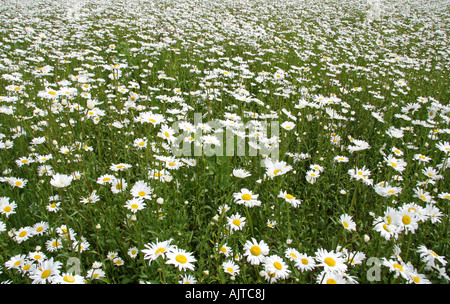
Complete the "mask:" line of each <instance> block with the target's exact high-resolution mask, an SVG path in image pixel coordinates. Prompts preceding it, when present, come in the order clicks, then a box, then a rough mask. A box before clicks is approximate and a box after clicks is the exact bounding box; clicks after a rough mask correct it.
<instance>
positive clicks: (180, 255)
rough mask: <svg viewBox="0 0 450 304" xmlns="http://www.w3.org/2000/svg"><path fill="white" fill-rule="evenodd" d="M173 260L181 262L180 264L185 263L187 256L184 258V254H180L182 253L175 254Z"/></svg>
mask: <svg viewBox="0 0 450 304" xmlns="http://www.w3.org/2000/svg"><path fill="white" fill-rule="evenodd" d="M175 260H176V261H177V262H178V263H181V264H185V263H186V262H187V258H186V257H185V256H184V255H182V254H179V255H177V256H176V257H175Z"/></svg>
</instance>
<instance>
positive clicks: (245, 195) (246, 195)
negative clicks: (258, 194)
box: [241, 193, 252, 201]
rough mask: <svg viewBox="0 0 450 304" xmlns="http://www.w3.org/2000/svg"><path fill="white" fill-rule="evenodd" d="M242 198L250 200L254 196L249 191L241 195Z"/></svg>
mask: <svg viewBox="0 0 450 304" xmlns="http://www.w3.org/2000/svg"><path fill="white" fill-rule="evenodd" d="M241 198H242V199H243V200H244V201H249V200H251V199H252V196H251V195H250V194H248V193H245V194H244V195H242V196H241Z"/></svg>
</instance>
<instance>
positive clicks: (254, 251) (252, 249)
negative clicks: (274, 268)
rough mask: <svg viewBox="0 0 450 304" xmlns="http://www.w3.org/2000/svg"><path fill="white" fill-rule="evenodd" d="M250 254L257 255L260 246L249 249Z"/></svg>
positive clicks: (259, 251)
mask: <svg viewBox="0 0 450 304" xmlns="http://www.w3.org/2000/svg"><path fill="white" fill-rule="evenodd" d="M250 252H251V254H253V255H254V256H258V255H260V254H261V248H259V247H258V246H253V247H252V248H251V249H250Z"/></svg>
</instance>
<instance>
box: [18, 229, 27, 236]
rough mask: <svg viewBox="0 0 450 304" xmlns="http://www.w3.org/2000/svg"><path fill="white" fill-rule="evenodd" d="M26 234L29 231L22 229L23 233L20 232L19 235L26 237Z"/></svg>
mask: <svg viewBox="0 0 450 304" xmlns="http://www.w3.org/2000/svg"><path fill="white" fill-rule="evenodd" d="M25 235H27V232H26V231H25V230H24V231H22V232H21V233H19V236H20V237H24V236H25Z"/></svg>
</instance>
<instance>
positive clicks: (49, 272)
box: [41, 269, 52, 279]
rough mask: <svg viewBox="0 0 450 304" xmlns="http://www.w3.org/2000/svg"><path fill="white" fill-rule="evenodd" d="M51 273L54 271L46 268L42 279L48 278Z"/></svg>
mask: <svg viewBox="0 0 450 304" xmlns="http://www.w3.org/2000/svg"><path fill="white" fill-rule="evenodd" d="M51 273H52V272H51V270H49V269H47V270H44V271H43V272H42V274H41V278H42V279H46V278H48V277H49V276H50V274H51Z"/></svg>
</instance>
